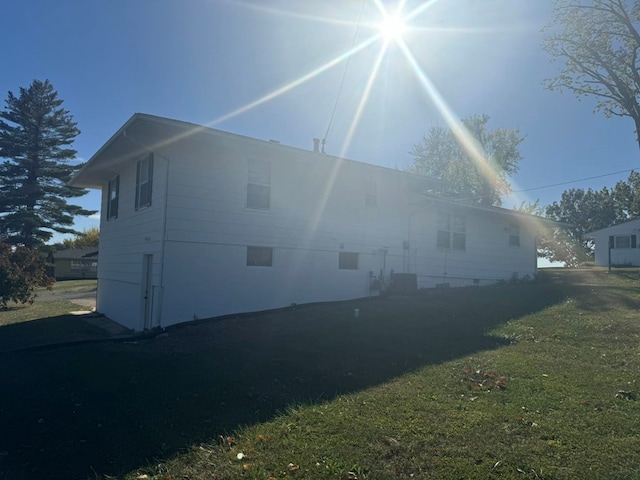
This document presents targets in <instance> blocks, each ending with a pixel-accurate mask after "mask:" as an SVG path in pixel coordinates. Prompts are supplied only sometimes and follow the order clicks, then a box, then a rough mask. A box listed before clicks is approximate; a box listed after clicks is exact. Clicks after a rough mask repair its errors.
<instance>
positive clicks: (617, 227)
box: [583, 218, 640, 238]
mask: <svg viewBox="0 0 640 480" xmlns="http://www.w3.org/2000/svg"><path fill="white" fill-rule="evenodd" d="M633 224H635V225H636V228H640V218H636V219H634V220H629V221H628V222H622V223H616V224H615V225H610V226H608V227H605V228H601V229H599V230H594V231H593V232H589V233H585V234H584V235H583V236H584V237H586V238H593V237H595V235H596V234H597V233H600V232H604V231H607V230H620V229H624V226H625V225H627V226H632V225H633Z"/></svg>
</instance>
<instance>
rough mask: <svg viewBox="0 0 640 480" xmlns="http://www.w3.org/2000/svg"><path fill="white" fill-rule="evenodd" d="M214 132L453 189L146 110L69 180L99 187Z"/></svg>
mask: <svg viewBox="0 0 640 480" xmlns="http://www.w3.org/2000/svg"><path fill="white" fill-rule="evenodd" d="M143 132H144V133H146V134H149V133H152V134H153V135H152V136H153V137H154V138H157V139H158V140H157V141H156V142H155V143H153V144H148V145H147V144H144V143H142V142H140V141H139V140H138V138H140V137H141V136H142V135H141V134H142V133H143ZM202 134H204V135H213V136H218V137H224V138H231V139H236V140H239V141H242V142H245V143H253V144H258V145H261V146H263V147H264V148H272V149H273V148H277V149H286V150H290V151H296V152H300V153H302V154H304V155H322V157H323V158H327V159H333V160H335V161H344V162H349V163H352V164H360V165H366V167H367V168H374V169H380V170H385V171H393V172H395V173H396V174H398V175H406V176H407V177H409V178H412V179H413V181H414V183H416V184H419V185H421V186H423V188H438V189H439V190H441V191H443V190H444V191H446V190H451V186H450V184H449V183H448V182H445V181H442V180H438V179H436V178H433V177H426V176H424V175H418V174H415V173H411V172H405V171H402V170H395V169H390V168H388V167H382V166H379V165H374V164H370V163H366V162H359V161H356V160H351V159H348V158H342V157H337V156H334V155H328V154H324V153H319V152H313V151H312V150H307V149H303V148H298V147H292V146H289V145H283V144H281V143H279V142H274V141H267V140H259V139H257V138H252V137H247V136H244V135H239V134H236V133H231V132H225V131H223V130H217V129H214V128H211V127H209V126H206V125H197V124H195V123H190V122H184V121H182V120H174V119H170V118H165V117H158V116H155V115H149V114H146V113H135V114H133V116H131V118H129V120H127V121H126V122H125V124H124V125H123V126H122V127H120V128H119V129H118V131H117V132H116V133H114V134H113V135H112V136H111V138H110V139H109V140H107V142H106V143H105V144H104V145H103V146H102V147H101V148H100V149H99V150H98V151H97V152H96V153H95V154H94V155H93V156H92V157H91V158H90V159H89V160H88V161H87V163H85V164H84V166H83V167H82V168H81V169H80V170H79V171H78V172H77V173H76V174H75V176H74V177H73V178H72V179H71V181H70V182H69V184H70V185H72V186H77V187H84V188H95V189H100V188H102V186H103V185H104V182H105V180H108V179H110V178H113V177H114V176H115V175H117V174H118V173H119V172H120V171H121V167H122V165H124V164H126V163H128V162H130V161H132V160H134V159H137V158H140V156H142V155H144V154H145V153H149V152H153V151H156V150H157V149H160V148H163V147H166V146H168V145H171V144H173V143H175V142H179V141H182V140H185V139H188V138H189V137H192V136H194V135H202Z"/></svg>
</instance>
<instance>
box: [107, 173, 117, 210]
mask: <svg viewBox="0 0 640 480" xmlns="http://www.w3.org/2000/svg"><path fill="white" fill-rule="evenodd" d="M114 187H115V188H114ZM112 193H113V194H114V195H113V198H112V195H111V194H112ZM119 200H120V175H116V176H114V177H111V179H110V180H109V183H108V184H107V220H115V219H116V218H118V203H119Z"/></svg>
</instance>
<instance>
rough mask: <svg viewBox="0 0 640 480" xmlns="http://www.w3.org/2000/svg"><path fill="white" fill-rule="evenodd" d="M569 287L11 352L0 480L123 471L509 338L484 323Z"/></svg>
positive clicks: (291, 315) (320, 311)
mask: <svg viewBox="0 0 640 480" xmlns="http://www.w3.org/2000/svg"><path fill="white" fill-rule="evenodd" d="M564 297H565V292H564V291H563V290H562V289H561V288H558V287H557V286H555V285H551V284H541V285H519V286H505V287H495V288H483V289H452V290H431V291H428V292H425V293H424V294H421V295H417V296H414V297H410V298H393V297H392V298H386V299H376V300H370V301H367V300H364V301H358V302H345V303H338V304H328V305H313V306H305V307H301V308H297V309H295V310H289V311H285V312H277V313H269V314H264V315H260V316H253V317H242V318H236V319H226V320H223V321H209V322H203V323H201V324H198V325H187V326H182V327H178V328H173V329H170V330H169V331H168V333H167V334H164V335H161V336H159V337H156V338H154V339H152V340H147V341H139V342H137V343H102V344H93V345H85V346H78V347H73V348H61V349H57V350H47V351H41V352H31V353H27V352H23V353H14V354H6V355H3V356H0V378H2V385H3V388H2V395H0V478H1V479H5V478H6V479H9V478H38V477H42V478H48V479H54V478H64V479H76V478H77V479H85V478H103V477H102V475H103V474H107V475H121V474H123V473H126V472H129V471H132V470H135V469H136V468H138V467H142V466H146V465H148V464H152V463H158V462H161V461H162V459H163V458H167V457H169V456H171V455H174V454H176V453H178V452H180V451H181V450H182V449H184V448H186V447H188V446H190V445H193V444H194V443H197V442H201V441H207V440H209V441H210V440H211V439H215V438H216V437H217V436H218V435H220V434H222V435H225V434H228V433H231V432H233V430H235V429H236V428H238V427H240V426H242V425H247V424H252V423H255V422H262V421H267V420H270V419H273V418H274V415H276V414H277V413H278V412H279V411H282V410H283V409H286V407H287V406H289V405H292V404H296V403H299V402H306V403H308V402H322V401H328V400H331V399H332V398H335V397H336V396H337V395H341V394H347V393H350V392H354V391H358V390H361V389H364V388H368V387H372V386H376V385H379V384H382V383H384V382H387V381H388V380H390V379H392V378H394V377H397V376H400V375H403V374H405V373H407V372H410V371H412V370H415V369H417V368H420V367H422V366H424V365H428V364H434V363H440V362H444V361H446V360H449V359H453V358H457V357H462V356H466V355H469V354H472V353H474V352H478V351H481V350H486V349H493V348H497V347H500V346H502V345H504V340H503V339H500V338H497V337H493V336H491V335H488V334H487V333H486V332H487V331H488V330H489V329H491V328H492V327H494V326H496V325H498V324H501V323H504V322H506V321H509V320H511V319H514V318H518V317H520V316H522V315H525V314H529V313H534V312H536V311H539V310H541V309H543V308H545V307H547V306H549V305H551V304H553V303H556V302H557V301H560V300H562V299H563V298H564ZM354 308H359V309H360V317H359V318H354V315H353V309H354ZM0 333H1V331H0Z"/></svg>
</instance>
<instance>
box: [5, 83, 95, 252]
mask: <svg viewBox="0 0 640 480" xmlns="http://www.w3.org/2000/svg"><path fill="white" fill-rule="evenodd" d="M62 103H63V101H62V100H61V99H59V98H58V93H57V92H56V91H55V90H54V89H53V86H52V85H51V83H50V82H49V81H48V80H45V81H44V82H41V81H39V80H34V81H33V83H32V84H31V85H30V86H29V88H23V87H20V95H19V96H17V97H16V96H15V95H14V94H13V93H12V92H9V94H8V96H7V99H6V100H5V104H6V106H5V109H4V110H3V111H1V112H0V158H4V159H6V160H5V161H4V162H3V163H2V164H0V239H2V240H4V241H5V242H7V243H10V244H12V245H24V246H26V247H30V248H33V247H39V246H41V245H43V244H44V243H45V242H46V241H47V240H49V239H50V238H51V236H52V235H53V232H54V231H55V232H58V233H73V234H77V233H78V232H76V231H75V230H73V229H72V228H71V226H72V225H73V218H74V216H76V215H91V214H93V213H95V212H92V211H88V210H85V209H84V208H82V207H80V206H76V205H70V204H68V203H67V201H66V199H67V198H73V197H79V196H82V195H84V194H86V193H87V191H86V190H84V189H79V188H74V187H70V186H68V185H67V182H68V181H69V180H70V179H71V177H72V176H73V174H74V173H75V172H77V171H78V170H79V169H80V167H81V166H82V165H80V164H75V165H74V164H72V163H71V162H72V161H73V160H74V159H75V155H76V153H77V152H76V150H74V149H73V148H72V147H71V145H72V143H73V140H74V139H75V137H76V136H77V135H78V134H79V133H80V130H78V128H77V126H76V125H77V124H76V123H75V122H74V121H73V117H72V116H71V115H70V114H69V112H68V111H67V110H65V109H64V108H62Z"/></svg>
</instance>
